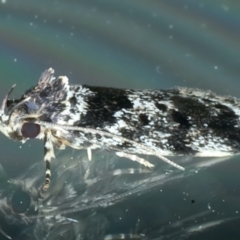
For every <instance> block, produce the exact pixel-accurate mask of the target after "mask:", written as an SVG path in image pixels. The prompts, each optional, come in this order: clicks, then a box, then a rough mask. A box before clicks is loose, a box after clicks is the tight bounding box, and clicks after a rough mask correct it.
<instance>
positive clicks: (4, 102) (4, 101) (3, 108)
mask: <svg viewBox="0 0 240 240" xmlns="http://www.w3.org/2000/svg"><path fill="white" fill-rule="evenodd" d="M15 87H16V84H14V85H13V86H12V87H11V88H10V90H9V91H8V93H7V95H6V96H5V98H4V99H3V101H2V106H1V111H3V112H4V110H5V107H6V104H7V100H8V97H9V95H10V94H11V92H12V90H13V89H14V88H15Z"/></svg>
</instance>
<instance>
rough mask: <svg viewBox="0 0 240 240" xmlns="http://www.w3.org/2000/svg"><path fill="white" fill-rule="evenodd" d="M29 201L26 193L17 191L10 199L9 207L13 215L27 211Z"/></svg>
mask: <svg viewBox="0 0 240 240" xmlns="http://www.w3.org/2000/svg"><path fill="white" fill-rule="evenodd" d="M30 203H31V199H30V196H29V194H28V193H26V192H24V191H22V190H18V191H16V192H15V193H14V194H13V196H12V199H11V207H12V210H13V211H14V212H15V213H25V212H26V211H28V210H29V207H30Z"/></svg>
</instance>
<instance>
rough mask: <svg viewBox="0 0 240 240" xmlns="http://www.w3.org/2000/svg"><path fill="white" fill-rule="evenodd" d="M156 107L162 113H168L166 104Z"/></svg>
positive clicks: (159, 104)
mask: <svg viewBox="0 0 240 240" xmlns="http://www.w3.org/2000/svg"><path fill="white" fill-rule="evenodd" d="M155 106H156V107H157V108H158V109H159V110H161V111H163V112H166V111H167V106H166V105H165V104H162V103H155Z"/></svg>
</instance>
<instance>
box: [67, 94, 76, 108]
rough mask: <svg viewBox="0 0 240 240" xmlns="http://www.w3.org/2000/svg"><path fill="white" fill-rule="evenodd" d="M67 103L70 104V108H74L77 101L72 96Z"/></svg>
mask: <svg viewBox="0 0 240 240" xmlns="http://www.w3.org/2000/svg"><path fill="white" fill-rule="evenodd" d="M69 102H70V104H71V105H72V106H75V105H76V103H77V99H76V97H75V96H73V97H71V98H69Z"/></svg>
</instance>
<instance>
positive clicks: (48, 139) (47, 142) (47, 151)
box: [43, 131, 55, 191]
mask: <svg viewBox="0 0 240 240" xmlns="http://www.w3.org/2000/svg"><path fill="white" fill-rule="evenodd" d="M52 138H53V136H52V134H51V132H50V131H47V132H46V133H45V136H44V161H45V163H46V172H45V183H44V185H43V190H44V191H47V190H48V188H49V185H50V181H51V170H50V165H51V159H52V158H55V155H54V149H53V141H52V140H53V139H52Z"/></svg>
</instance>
